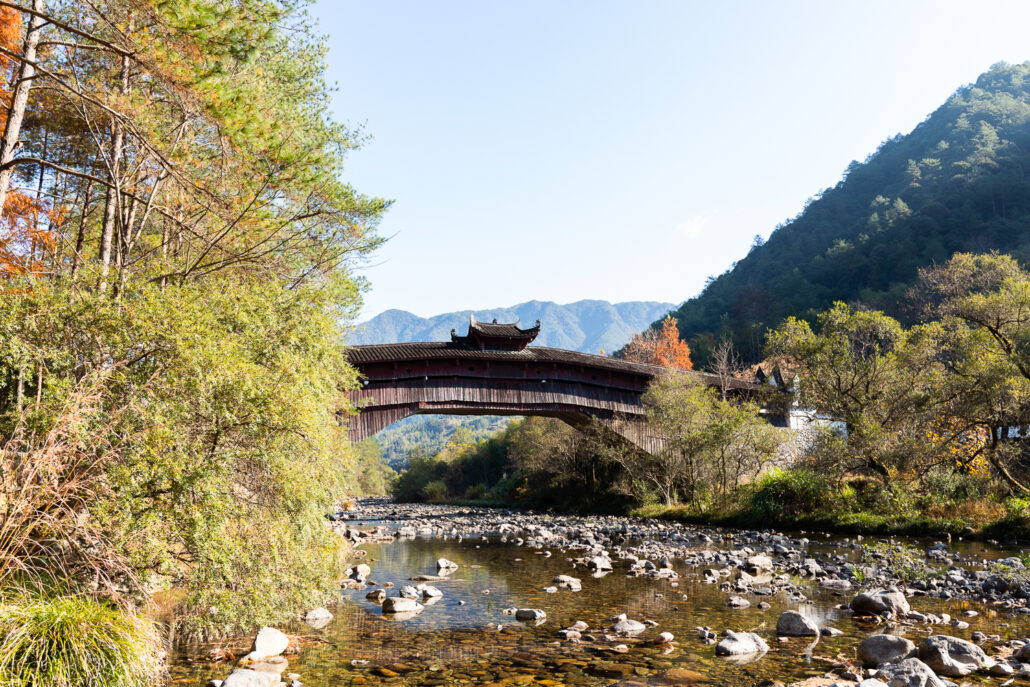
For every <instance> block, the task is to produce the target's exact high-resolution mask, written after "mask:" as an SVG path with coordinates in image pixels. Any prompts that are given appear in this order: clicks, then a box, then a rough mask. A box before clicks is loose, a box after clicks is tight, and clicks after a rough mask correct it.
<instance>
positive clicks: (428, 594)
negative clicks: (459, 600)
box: [422, 585, 443, 599]
mask: <svg viewBox="0 0 1030 687" xmlns="http://www.w3.org/2000/svg"><path fill="white" fill-rule="evenodd" d="M422 596H423V597H425V598H426V599H432V598H435V597H440V596H443V592H441V591H440V590H439V589H437V588H436V587H433V586H431V585H426V586H425V588H424V589H423V590H422Z"/></svg>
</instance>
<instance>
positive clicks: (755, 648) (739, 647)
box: [715, 630, 769, 656]
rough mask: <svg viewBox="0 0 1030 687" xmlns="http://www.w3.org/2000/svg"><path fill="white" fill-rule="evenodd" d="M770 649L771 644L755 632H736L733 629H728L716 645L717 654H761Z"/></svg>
mask: <svg viewBox="0 0 1030 687" xmlns="http://www.w3.org/2000/svg"><path fill="white" fill-rule="evenodd" d="M768 650H769V645H768V644H766V643H765V640H764V639H762V638H761V637H759V636H758V635H756V634H755V633H754V632H734V631H733V630H726V632H724V633H723V638H722V639H721V640H719V643H718V644H716V645H715V655H716V656H742V655H745V654H761V653H765V652H766V651H768Z"/></svg>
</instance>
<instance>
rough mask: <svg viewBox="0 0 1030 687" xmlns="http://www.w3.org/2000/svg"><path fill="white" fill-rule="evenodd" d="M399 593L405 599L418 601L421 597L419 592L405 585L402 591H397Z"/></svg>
mask: <svg viewBox="0 0 1030 687" xmlns="http://www.w3.org/2000/svg"><path fill="white" fill-rule="evenodd" d="M397 593H398V594H400V595H401V596H402V597H404V598H405V599H417V598H418V597H419V596H421V594H419V593H418V590H417V589H415V588H414V587H412V586H411V585H410V584H406V585H403V586H402V587H401V588H400V589H398V590H397Z"/></svg>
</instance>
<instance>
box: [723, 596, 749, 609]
mask: <svg viewBox="0 0 1030 687" xmlns="http://www.w3.org/2000/svg"><path fill="white" fill-rule="evenodd" d="M726 605H727V606H729V607H730V608H748V607H749V606H751V602H750V601H748V600H747V599H745V598H743V597H740V596H731V597H730V598H729V600H728V601H727V602H726Z"/></svg>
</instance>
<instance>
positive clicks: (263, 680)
mask: <svg viewBox="0 0 1030 687" xmlns="http://www.w3.org/2000/svg"><path fill="white" fill-rule="evenodd" d="M279 683H280V678H279V673H266V672H263V671H259V670H250V669H248V668H237V669H236V670H234V671H232V672H231V673H230V674H229V677H227V678H225V679H224V680H222V687H278V686H279Z"/></svg>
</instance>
